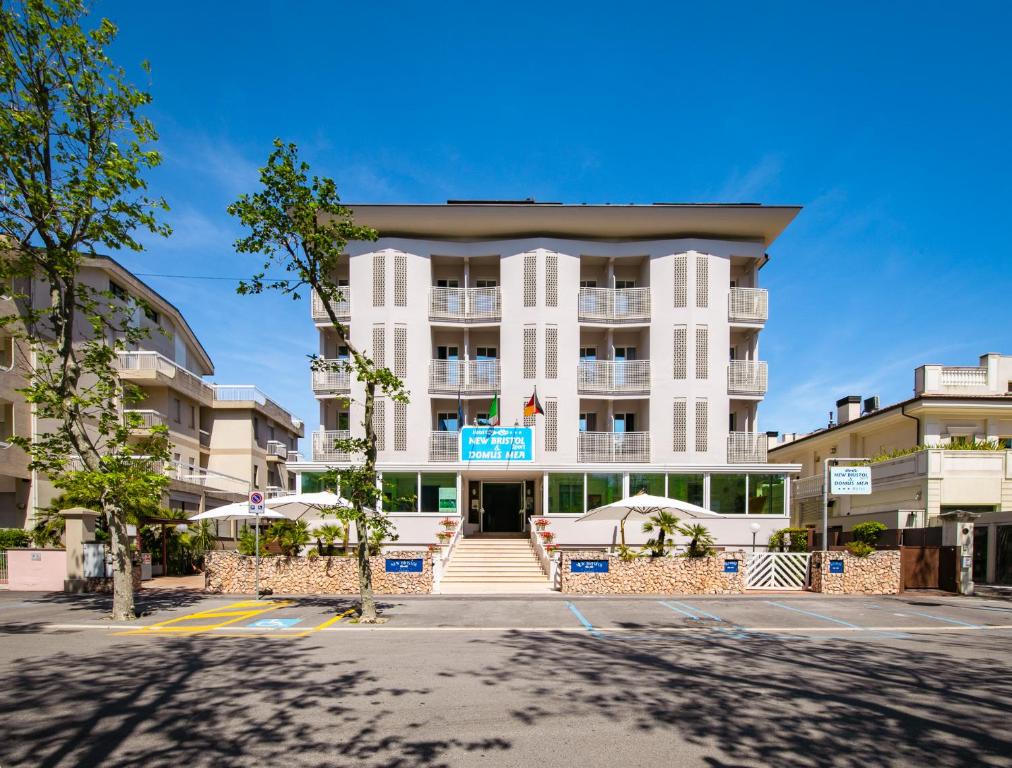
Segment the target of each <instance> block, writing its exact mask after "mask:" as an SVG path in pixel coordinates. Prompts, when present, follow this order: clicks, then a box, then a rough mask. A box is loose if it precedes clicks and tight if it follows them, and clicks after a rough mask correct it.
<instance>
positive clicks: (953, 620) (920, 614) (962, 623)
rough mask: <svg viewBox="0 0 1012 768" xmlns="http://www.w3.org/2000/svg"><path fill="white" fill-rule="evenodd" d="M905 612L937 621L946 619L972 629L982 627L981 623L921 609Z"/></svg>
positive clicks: (948, 621) (947, 621)
mask: <svg viewBox="0 0 1012 768" xmlns="http://www.w3.org/2000/svg"><path fill="white" fill-rule="evenodd" d="M904 612H905V613H912V614H913V615H914V616H923V617H924V618H926V619H933V620H935V621H944V622H946V623H948V624H958V625H959V626H961V627H970V628H971V629H982V627H981V626H980V625H979V624H971V623H970V622H968V621H960V620H959V619H950V618H947V617H945V616H935V615H933V614H930V613H922V612H921V611H904Z"/></svg>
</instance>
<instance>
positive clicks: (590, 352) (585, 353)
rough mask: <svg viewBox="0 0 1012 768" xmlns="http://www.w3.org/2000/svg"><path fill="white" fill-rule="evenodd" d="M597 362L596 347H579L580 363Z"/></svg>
mask: <svg viewBox="0 0 1012 768" xmlns="http://www.w3.org/2000/svg"><path fill="white" fill-rule="evenodd" d="M594 360H597V347H580V362H583V363H586V362H593V361H594Z"/></svg>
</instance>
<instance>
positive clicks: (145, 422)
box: [123, 408, 169, 429]
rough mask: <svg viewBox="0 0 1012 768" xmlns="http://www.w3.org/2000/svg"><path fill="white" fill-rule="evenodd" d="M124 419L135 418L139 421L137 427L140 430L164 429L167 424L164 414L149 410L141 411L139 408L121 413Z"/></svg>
mask: <svg viewBox="0 0 1012 768" xmlns="http://www.w3.org/2000/svg"><path fill="white" fill-rule="evenodd" d="M123 415H124V417H127V416H137V417H139V419H140V422H139V423H138V427H140V428H142V429H151V427H164V426H166V425H167V424H168V423H169V419H168V417H167V416H166V415H165V414H164V413H159V412H158V411H151V410H141V409H139V408H131V409H127V410H124V411H123Z"/></svg>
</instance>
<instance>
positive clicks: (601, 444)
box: [577, 432, 650, 464]
mask: <svg viewBox="0 0 1012 768" xmlns="http://www.w3.org/2000/svg"><path fill="white" fill-rule="evenodd" d="M577 461H579V462H581V463H585V464H645V463H647V462H649V461H650V433H649V432H581V433H580V443H579V451H578V454H577Z"/></svg>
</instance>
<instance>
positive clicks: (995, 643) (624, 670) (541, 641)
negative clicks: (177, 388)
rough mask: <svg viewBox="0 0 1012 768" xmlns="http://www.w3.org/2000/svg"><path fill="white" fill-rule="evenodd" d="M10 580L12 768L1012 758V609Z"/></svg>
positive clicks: (966, 603)
mask: <svg viewBox="0 0 1012 768" xmlns="http://www.w3.org/2000/svg"><path fill="white" fill-rule="evenodd" d="M143 595H144V603H143V607H144V608H145V610H147V611H148V614H147V615H146V616H144V617H143V618H142V619H141V620H139V621H138V622H136V623H133V624H130V625H114V624H112V622H110V621H109V620H108V619H105V618H104V617H103V616H104V613H105V611H106V610H107V604H106V603H105V598H101V597H83V598H81V597H79V598H70V597H63V596H38V595H28V594H10V593H0V690H2V691H3V696H2V697H0V717H2V720H0V722H2V729H0V765H2V766H4V767H5V768H6V766H11V765H31V766H92V765H94V766H99V765H100V766H134V765H144V766H193V767H195V766H212V765H213V766H232V765H236V766H247V765H250V766H252V765H257V766H302V765H307V766H309V765H312V766H324V765H335V766H477V765H481V766H534V765H541V766H580V767H581V768H582V767H585V766H586V767H590V766H609V768H612V767H614V766H641V765H643V766H646V765H650V766H707V767H708V768H731V766H751V765H762V766H767V765H768V766H788V767H790V766H855V767H856V766H862V768H865V767H867V766H906V765H917V766H924V767H926V766H981V765H984V766H997V765H1003V766H1012V735H1010V732H1009V729H1008V725H1009V722H1010V712H1012V674H1010V673H1012V653H1010V651H1012V603H1010V602H1005V601H1001V600H991V599H976V598H956V597H935V596H921V597H911V596H910V595H905V596H901V597H898V598H825V597H819V596H811V595H788V596H783V595H751V596H748V597H740V598H696V597H689V598H672V599H668V598H660V599H656V598H624V599H616V598H575V599H572V600H567V599H565V598H564V597H563V596H556V597H538V598H534V599H532V598H529V597H522V598H521V597H516V598H494V599H476V598H463V597H460V598H457V597H428V598H413V599H391V600H387V601H385V602H384V603H383V607H384V612H385V614H386V616H387V617H388V619H389V621H388V623H387V624H385V625H383V626H382V627H379V628H367V627H365V626H358V625H355V624H352V623H349V619H350V617H349V616H347V615H345V612H346V611H347V609H348V608H349V607H350V606H351V603H350V602H349V601H347V600H340V599H322V598H298V599H293V600H291V601H286V600H284V599H283V598H273V599H272V600H271V601H269V602H267V603H263V604H260V605H256V604H251V603H250V601H248V600H246V599H244V598H238V597H232V598H228V597H205V596H201V595H196V594H158V593H153V592H145V593H143Z"/></svg>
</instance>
